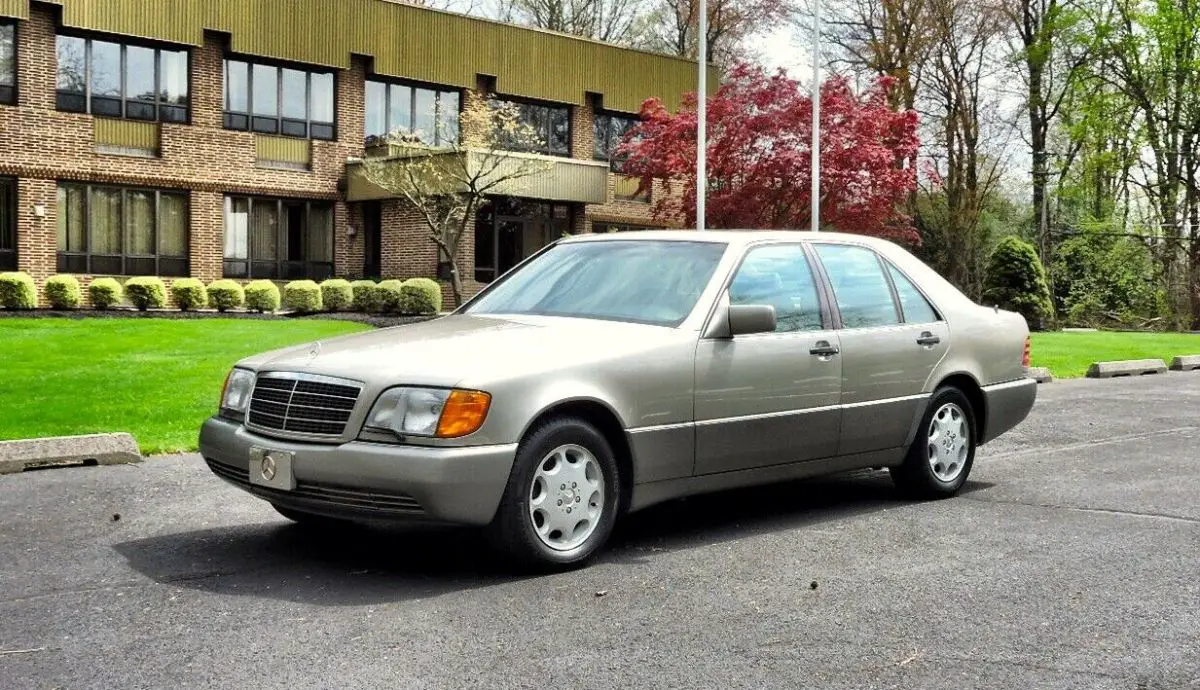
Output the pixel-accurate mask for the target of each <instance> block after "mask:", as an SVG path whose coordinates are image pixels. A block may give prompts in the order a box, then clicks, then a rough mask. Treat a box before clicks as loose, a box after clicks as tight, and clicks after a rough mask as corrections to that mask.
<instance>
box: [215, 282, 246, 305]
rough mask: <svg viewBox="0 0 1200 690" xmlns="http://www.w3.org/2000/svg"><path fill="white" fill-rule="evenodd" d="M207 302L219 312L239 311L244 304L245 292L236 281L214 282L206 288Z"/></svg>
mask: <svg viewBox="0 0 1200 690" xmlns="http://www.w3.org/2000/svg"><path fill="white" fill-rule="evenodd" d="M208 302H209V304H211V305H212V306H213V307H214V308H215V309H216V310H217V311H219V312H222V313H224V312H227V311H229V310H230V309H241V308H242V305H243V304H245V303H246V292H245V291H244V290H242V286H241V285H238V283H237V281H236V280H228V279H223V280H214V281H213V282H212V283H211V284H210V285H209V286H208Z"/></svg>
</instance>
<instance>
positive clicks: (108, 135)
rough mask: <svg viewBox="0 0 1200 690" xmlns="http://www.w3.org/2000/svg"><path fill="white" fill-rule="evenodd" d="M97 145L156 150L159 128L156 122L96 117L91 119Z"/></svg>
mask: <svg viewBox="0 0 1200 690" xmlns="http://www.w3.org/2000/svg"><path fill="white" fill-rule="evenodd" d="M92 126H93V128H94V130H95V136H96V145H97V146H119V147H122V148H130V149H144V150H147V151H157V150H158V148H159V141H160V128H159V125H158V123H156V122H135V121H133V120H114V119H110V118H106V117H97V118H95V119H94V120H92Z"/></svg>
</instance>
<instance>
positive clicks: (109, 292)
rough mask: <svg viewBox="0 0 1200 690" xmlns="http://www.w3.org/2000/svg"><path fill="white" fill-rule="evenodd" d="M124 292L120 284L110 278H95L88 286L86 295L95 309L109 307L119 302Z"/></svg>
mask: <svg viewBox="0 0 1200 690" xmlns="http://www.w3.org/2000/svg"><path fill="white" fill-rule="evenodd" d="M124 294H125V290H124V289H123V288H122V287H121V284H120V283H118V282H117V281H116V280H113V279H112V278H97V279H95V280H93V281H92V284H91V285H89V286H88V297H91V298H92V307H94V308H96V309H111V308H112V307H114V306H116V305H118V304H120V303H121V298H122V297H123V296H124Z"/></svg>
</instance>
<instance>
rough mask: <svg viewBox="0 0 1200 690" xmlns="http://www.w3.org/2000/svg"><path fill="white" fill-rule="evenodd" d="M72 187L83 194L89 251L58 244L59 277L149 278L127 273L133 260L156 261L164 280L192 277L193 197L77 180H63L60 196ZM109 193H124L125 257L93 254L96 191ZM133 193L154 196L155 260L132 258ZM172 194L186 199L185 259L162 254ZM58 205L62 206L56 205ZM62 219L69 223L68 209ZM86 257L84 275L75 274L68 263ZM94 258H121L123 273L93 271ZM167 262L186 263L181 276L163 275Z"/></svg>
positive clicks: (182, 192) (59, 184) (157, 272)
mask: <svg viewBox="0 0 1200 690" xmlns="http://www.w3.org/2000/svg"><path fill="white" fill-rule="evenodd" d="M68 187H76V188H80V189H82V190H83V192H84V193H83V215H84V243H85V247H84V250H83V251H82V252H78V251H63V250H62V249H61V248H59V247H58V246H57V239H56V240H55V245H56V246H55V264H56V268H57V270H58V272H59V273H67V274H74V275H117V276H139V275H146V272H145V271H130V270H128V269H127V262H128V261H129V260H130V259H134V260H139V259H140V260H143V261H144V260H147V259H153V260H154V274H153V275H155V276H160V277H164V278H186V277H188V276H190V275H191V268H192V256H191V241H192V195H191V193H190V192H189V191H188V190H185V189H168V188H162V187H142V186H126V185H113V184H92V183H90V182H77V181H74V180H59V181H58V182H57V184H56V185H55V188H56V194H57V192H60V191H65V190H66V188H68ZM93 189H107V190H117V191H120V193H121V253H120V254H119V255H117V254H100V253H97V252H93V251H92V247H93V246H94V244H95V243H94V242H93V241H92V208H91V206H92V190H93ZM130 192H152V193H153V194H154V254H153V256H150V255H146V254H131V253H130V252H129V246H130V231H131V227H130V226H131V215H130V214H129V213H127V208H128V204H129V202H128V199H129V194H130ZM164 194H170V195H173V196H178V197H182V198H183V200H184V203H185V211H186V214H187V217H186V218H185V219H184V231H183V245H184V246H185V247H186V248H187V250H186V251H185V253H184V254H183V255H182V256H166V257H164V256H163V253H162V238H163V233H162V196H163V195H164ZM56 203H58V202H57V201H56ZM59 213H60V215H61V216H62V217H61V218H60V219H59V222H62V223H66V222H68V221H67V219H66V216H65V213H66V211H65V209H59ZM81 256H82V257H84V268H85V269H86V270H84V271H72V270H70V268H71V266H70V264H69V263H68V260H69V259H70V258H72V257H81ZM93 257H103V258H110V259H111V258H119V259H120V260H121V270H120V271H119V272H111V271H96V270H94V268H93ZM164 258H166V259H168V260H171V261H182V262H183V268H182V269H181V270H180V272H179V273H178V274H175V273H169V274H164V273H163V272H162V260H163V259H164Z"/></svg>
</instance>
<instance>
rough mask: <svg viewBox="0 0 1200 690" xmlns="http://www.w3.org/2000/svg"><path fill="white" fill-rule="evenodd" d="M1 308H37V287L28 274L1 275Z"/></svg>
mask: <svg viewBox="0 0 1200 690" xmlns="http://www.w3.org/2000/svg"><path fill="white" fill-rule="evenodd" d="M0 307H4V308H5V309H22V310H24V309H35V308H37V285H36V284H34V282H33V278H31V277H29V274H28V273H0Z"/></svg>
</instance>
